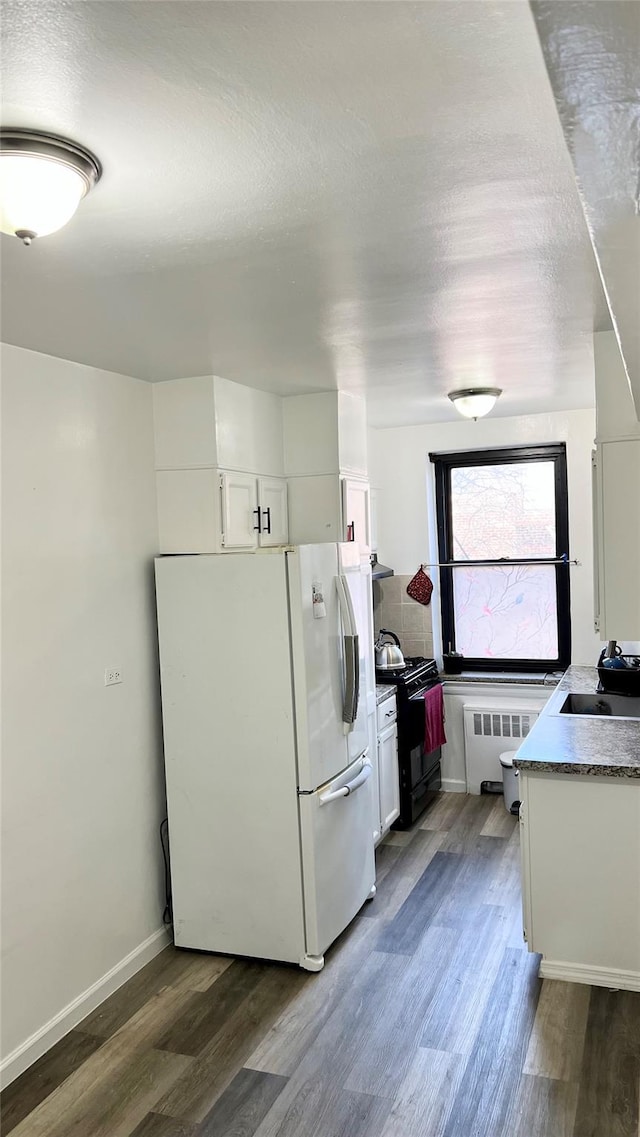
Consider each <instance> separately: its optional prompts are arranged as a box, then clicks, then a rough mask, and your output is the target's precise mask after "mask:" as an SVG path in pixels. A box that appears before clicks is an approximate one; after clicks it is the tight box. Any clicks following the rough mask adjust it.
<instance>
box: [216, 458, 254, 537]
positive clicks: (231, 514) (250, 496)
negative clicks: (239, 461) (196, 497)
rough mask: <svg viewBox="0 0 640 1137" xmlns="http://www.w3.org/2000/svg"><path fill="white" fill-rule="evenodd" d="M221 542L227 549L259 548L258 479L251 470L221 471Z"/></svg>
mask: <svg viewBox="0 0 640 1137" xmlns="http://www.w3.org/2000/svg"><path fill="white" fill-rule="evenodd" d="M220 491H221V502H222V535H221V544H222V546H223V548H225V549H256V548H257V547H258V534H259V531H260V520H259V519H260V510H259V508H258V483H257V481H256V479H255V478H254V477H253V476H252V475H251V474H232V473H230V474H221V475H220Z"/></svg>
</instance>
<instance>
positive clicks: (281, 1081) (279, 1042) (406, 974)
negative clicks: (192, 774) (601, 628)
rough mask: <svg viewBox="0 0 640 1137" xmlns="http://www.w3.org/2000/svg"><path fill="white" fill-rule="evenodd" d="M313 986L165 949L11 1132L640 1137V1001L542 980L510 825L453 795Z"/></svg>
mask: <svg viewBox="0 0 640 1137" xmlns="http://www.w3.org/2000/svg"><path fill="white" fill-rule="evenodd" d="M378 866H379V876H378V895H377V896H376V898H375V900H374V901H373V902H372V903H371V904H368V905H367V906H366V907H365V909H364V910H363V911H362V913H361V914H360V916H359V917H358V918H357V919H356V920H355V921H354V923H353V924H352V925H351V927H350V928H349V929H348V930H347V932H346V933H345V934H344V935H343V936H342V938H341V939H340V941H339V942H338V944H336V945H335V946H334V948H333V949H332V950H331V951H330V952H329V953H328V954H327V963H326V967H325V969H324V971H323V972H321V973H320V974H319V975H306V974H303V973H302V972H300V971H298V970H297V969H295V968H290V967H284V966H277V965H269V964H260V963H254V962H249V961H247V960H229V959H226V958H222V957H219V956H206V955H200V954H197V953H191V952H181V951H176V950H175V949H173V948H168V949H167V950H166V951H164V952H163V953H162V954H161V955H160V956H158V957H157V959H155V960H154V961H153V962H152V963H150V964H149V965H148V966H147V967H146V968H144V970H143V971H141V972H140V973H139V974H138V975H136V976H135V977H134V979H132V980H131V981H130V982H129V983H127V984H126V986H125V987H123V988H121V990H120V991H118V992H117V993H116V994H115V995H113V996H112V997H111V998H110V999H109V1000H108V1001H107V1002H106V1003H104V1004H103V1006H102V1007H101V1008H99V1009H98V1010H97V1011H96V1012H94V1013H93V1014H92V1015H90V1016H89V1018H87V1019H85V1020H84V1022H83V1023H82V1024H81V1025H80V1026H79V1027H78V1029H77V1030H74V1031H72V1032H71V1034H69V1035H68V1036H67V1037H66V1038H65V1039H64V1040H63V1041H62V1042H61V1043H59V1044H58V1045H57V1046H56V1047H54V1049H53V1050H51V1051H50V1052H49V1053H48V1054H47V1055H45V1057H44V1058H42V1059H41V1060H40V1061H39V1062H38V1063H37V1064H36V1065H35V1066H33V1067H32V1068H31V1069H30V1070H29V1071H27V1073H26V1074H24V1075H23V1076H22V1077H21V1078H20V1079H18V1080H17V1081H16V1082H14V1083H13V1085H11V1086H10V1087H9V1088H8V1089H7V1090H6V1091H5V1093H4V1095H3V1101H2V1107H3V1109H2V1133H3V1134H7V1133H10V1132H12V1133H13V1135H14V1137H27V1135H28V1137H196V1135H197V1137H276V1135H278V1137H638V1132H639V1130H638V1126H639V1121H638V1082H639V1075H640V995H637V994H631V993H629V992H610V991H606V990H603V989H599V988H589V987H583V986H579V985H575V984H566V983H559V982H552V981H549V980H546V981H545V982H544V983H541V982H540V980H539V979H538V978H537V965H538V959H537V957H535V956H530V955H529V954H528V953H527V952H526V950H525V949H524V947H523V944H522V938H521V921H520V908H519V902H520V896H519V866H518V832H517V828H516V824H515V821H514V819H513V818H511V817H510V816H509V815H508V814H507V813H506V812H505V810H504V807H503V805H502V800H501V799H495V798H477V797H476V798H470V797H469V798H468V797H464V796H462V795H455V794H443V795H442V797H441V799H440V800H439V801H438V802H437V803H436V804H435V805H434V806H433V807H432V809H431V810H430V811H429V812H428V813H427V814H426V815H425V817H424V819H423V820H422V823H421V824H420V823H419V824H418V825H417V826H416V827H415V828H414V829H413V830H412V831H410V832H408V833H394V834H391V835H390V837H389V838H388V839H387V840H386V842H385V843H384V844H383V845H382V846H381V848H380V849H379V850H378Z"/></svg>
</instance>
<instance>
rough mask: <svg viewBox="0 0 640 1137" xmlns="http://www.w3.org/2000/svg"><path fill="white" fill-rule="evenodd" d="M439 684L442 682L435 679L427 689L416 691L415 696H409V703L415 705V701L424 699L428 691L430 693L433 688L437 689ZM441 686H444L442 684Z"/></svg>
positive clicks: (422, 688)
mask: <svg viewBox="0 0 640 1137" xmlns="http://www.w3.org/2000/svg"><path fill="white" fill-rule="evenodd" d="M437 683H440V680H439V679H433V680H432V681H431V682H430V683H427V684H426V686H425V687H421V688H420V690H419V691H414V693H413V695H409V702H410V703H413V702H414V700H417V699H422V698H423V696H424V695H426V693H427V691H430V690H431V688H432V687H435V686H436V684H437ZM440 686H442V684H441V683H440Z"/></svg>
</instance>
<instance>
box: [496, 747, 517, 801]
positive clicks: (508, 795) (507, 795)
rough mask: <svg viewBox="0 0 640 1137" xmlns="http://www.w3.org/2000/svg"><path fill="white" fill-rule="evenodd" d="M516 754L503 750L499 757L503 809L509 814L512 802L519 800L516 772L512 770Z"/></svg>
mask: <svg viewBox="0 0 640 1137" xmlns="http://www.w3.org/2000/svg"><path fill="white" fill-rule="evenodd" d="M516 754H517V751H516V750H505V751H504V753H503V754H501V755H500V765H501V766H502V792H503V794H504V807H505V809H506V810H508V812H509V813H511V806H512V805H513V803H514V801H519V800H520V788H519V786H518V771H517V770H514V768H513V759H514V758H515V756H516Z"/></svg>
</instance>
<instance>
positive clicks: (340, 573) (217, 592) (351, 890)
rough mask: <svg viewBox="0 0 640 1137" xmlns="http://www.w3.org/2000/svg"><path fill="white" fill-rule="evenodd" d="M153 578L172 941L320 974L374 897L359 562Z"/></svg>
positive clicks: (368, 688) (367, 646) (280, 554)
mask: <svg viewBox="0 0 640 1137" xmlns="http://www.w3.org/2000/svg"><path fill="white" fill-rule="evenodd" d="M155 567H156V594H157V606H158V628H159V644H160V676H161V688H162V717H163V726H164V753H165V769H166V782H167V803H168V818H169V849H170V859H171V885H172V899H173V926H174V938H175V942H176V944H177V945H178V946H180V947H188V948H199V949H204V950H206V951H214V952H228V953H231V954H233V955H243V956H256V957H260V958H263V959H275V960H285V961H290V962H294V963H298V964H299V965H300V966H301V967H304V968H306V969H308V970H312V971H317V970H319V969H320V968H321V967H322V966H323V963H324V958H323V957H324V952H325V950H326V949H327V948H328V947H329V945H330V944H331V943H333V941H334V940H335V939H336V937H337V936H338V935H339V934H340V932H342V931H343V929H344V928H346V926H347V925H348V924H349V922H350V921H351V920H352V919H353V917H354V916H355V915H356V913H357V912H358V910H359V909H360V908H361V906H362V904H363V903H364V902H365V900H366V899H367V898H368V897H370V896H372V895H373V894H374V892H375V883H374V882H375V866H374V852H373V832H372V823H371V818H372V801H371V796H370V795H371V789H372V780H371V774H372V767H371V763H370V761H369V754H368V745H369V735H368V722H367V714H368V713H369V712H370V710H371V707H372V706H373V707H375V672H374V666H373V647H372V642H371V641H372V633H371V570H370V566H369V557H368V556H367V555H365V554H363V553H362V552H361V550H360V549H359V547H358V545H355V544H348V545H335V544H324V545H302V546H298V547H296V548H289V549H269V550H267V549H265V550H262V551H260V552H258V553H255V554H247V553H242V554H237V555H234V554H223V555H211V556H209V555H202V554H201V555H196V556H166V557H158V558H157V559H156V562H155Z"/></svg>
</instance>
